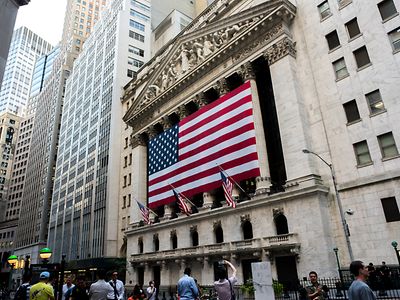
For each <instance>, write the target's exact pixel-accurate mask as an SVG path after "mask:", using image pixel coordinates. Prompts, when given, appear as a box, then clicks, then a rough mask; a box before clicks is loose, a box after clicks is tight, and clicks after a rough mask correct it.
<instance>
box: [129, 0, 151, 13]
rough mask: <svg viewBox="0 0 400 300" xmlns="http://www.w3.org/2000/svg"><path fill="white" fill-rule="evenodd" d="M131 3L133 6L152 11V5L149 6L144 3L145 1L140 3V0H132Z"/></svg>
mask: <svg viewBox="0 0 400 300" xmlns="http://www.w3.org/2000/svg"><path fill="white" fill-rule="evenodd" d="M131 4H132V6H135V7H138V8H140V9H142V10H144V11H150V6H148V5H146V4H143V3H140V2H139V1H136V0H132V1H131Z"/></svg>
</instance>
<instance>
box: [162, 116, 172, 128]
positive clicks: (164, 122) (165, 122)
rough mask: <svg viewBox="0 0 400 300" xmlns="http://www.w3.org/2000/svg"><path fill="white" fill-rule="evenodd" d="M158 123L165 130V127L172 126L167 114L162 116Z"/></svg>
mask: <svg viewBox="0 0 400 300" xmlns="http://www.w3.org/2000/svg"><path fill="white" fill-rule="evenodd" d="M160 124H161V126H162V127H163V129H164V130H167V129H169V128H171V127H172V123H171V120H170V119H169V117H168V116H164V117H162V118H161V120H160Z"/></svg>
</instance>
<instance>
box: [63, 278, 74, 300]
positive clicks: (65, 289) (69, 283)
mask: <svg viewBox="0 0 400 300" xmlns="http://www.w3.org/2000/svg"><path fill="white" fill-rule="evenodd" d="M74 286H75V284H73V283H72V278H71V277H67V279H66V280H65V284H64V285H63V287H62V298H61V299H62V300H68V299H69V296H68V295H67V297H65V295H66V293H67V292H68V290H69V289H71V288H73V287H74Z"/></svg>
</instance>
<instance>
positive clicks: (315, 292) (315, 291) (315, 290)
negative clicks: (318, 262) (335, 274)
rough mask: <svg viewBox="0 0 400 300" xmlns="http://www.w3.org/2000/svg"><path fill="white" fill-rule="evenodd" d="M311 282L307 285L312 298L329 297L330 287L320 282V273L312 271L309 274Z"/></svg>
mask: <svg viewBox="0 0 400 300" xmlns="http://www.w3.org/2000/svg"><path fill="white" fill-rule="evenodd" d="M308 277H309V279H310V282H311V284H310V285H308V286H307V287H306V291H307V295H308V298H309V299H310V300H314V299H315V300H317V299H318V300H325V299H328V287H327V286H326V285H321V284H319V282H318V274H317V272H315V271H311V272H310V273H309V274H308Z"/></svg>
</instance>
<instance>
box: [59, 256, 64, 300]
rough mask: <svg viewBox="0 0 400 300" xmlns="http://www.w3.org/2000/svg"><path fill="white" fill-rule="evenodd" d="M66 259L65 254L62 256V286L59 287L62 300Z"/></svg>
mask: <svg viewBox="0 0 400 300" xmlns="http://www.w3.org/2000/svg"><path fill="white" fill-rule="evenodd" d="M65 257H66V255H65V254H63V255H62V256H61V266H60V284H59V286H58V294H59V295H60V298H61V297H62V288H63V285H64V271H65Z"/></svg>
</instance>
